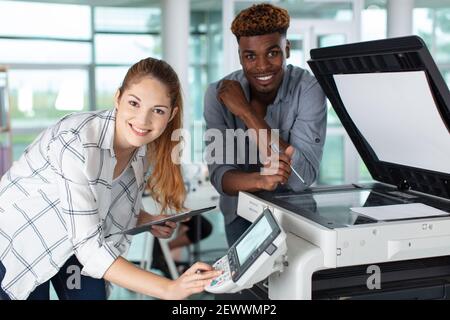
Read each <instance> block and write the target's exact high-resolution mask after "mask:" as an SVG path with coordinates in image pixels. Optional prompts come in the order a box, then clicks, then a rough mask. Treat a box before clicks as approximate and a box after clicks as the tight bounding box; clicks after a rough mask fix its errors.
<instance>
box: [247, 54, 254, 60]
mask: <svg viewBox="0 0 450 320" xmlns="http://www.w3.org/2000/svg"><path fill="white" fill-rule="evenodd" d="M245 58H246V59H247V60H253V59H255V55H254V54H247V55H246V56H245Z"/></svg>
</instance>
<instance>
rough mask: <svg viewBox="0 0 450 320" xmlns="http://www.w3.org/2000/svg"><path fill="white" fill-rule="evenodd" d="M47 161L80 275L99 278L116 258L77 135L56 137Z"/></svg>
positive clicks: (50, 146) (116, 252) (50, 145)
mask: <svg viewBox="0 0 450 320" xmlns="http://www.w3.org/2000/svg"><path fill="white" fill-rule="evenodd" d="M48 161H49V163H50V165H51V166H52V169H53V170H54V172H55V174H56V181H57V187H58V190H59V197H60V208H61V211H62V213H63V217H64V220H65V222H66V227H67V233H68V237H69V240H70V241H71V242H72V244H73V248H74V252H75V255H76V257H77V258H78V260H79V261H80V263H81V264H82V265H83V269H82V274H84V275H88V276H91V277H93V278H98V279H99V278H102V277H103V275H104V274H105V272H106V270H107V269H108V268H109V267H110V266H111V264H112V263H113V262H114V261H115V260H116V259H117V257H118V256H119V255H120V251H119V250H118V249H117V248H115V247H114V244H113V242H106V241H105V239H104V234H103V227H102V221H101V218H100V215H99V209H98V205H97V200H96V198H95V196H94V193H93V191H92V190H91V187H90V184H89V180H88V178H87V176H86V170H85V163H86V158H85V154H84V152H83V146H82V144H81V142H80V140H79V139H78V137H77V135H75V134H73V133H71V132H65V133H60V134H58V135H57V136H55V138H53V139H52V140H51V142H50V144H49V146H48Z"/></svg>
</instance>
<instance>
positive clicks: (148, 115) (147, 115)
mask: <svg viewBox="0 0 450 320" xmlns="http://www.w3.org/2000/svg"><path fill="white" fill-rule="evenodd" d="M138 118H139V121H140V122H141V123H142V124H150V123H151V122H152V112H151V110H141V112H140V113H139V115H138Z"/></svg>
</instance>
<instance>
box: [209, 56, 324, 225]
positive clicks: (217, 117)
mask: <svg viewBox="0 0 450 320" xmlns="http://www.w3.org/2000/svg"><path fill="white" fill-rule="evenodd" d="M224 79H227V80H236V81H238V82H239V83H240V84H241V86H242V88H243V90H244V93H245V96H246V98H247V100H248V101H250V87H249V84H248V81H247V79H246V78H245V76H244V73H243V71H242V70H239V71H236V72H233V73H231V74H230V75H228V76H226V77H225V78H224ZM219 84H220V81H218V82H215V83H212V84H211V85H210V86H209V87H208V89H207V91H206V94H205V101H204V104H205V105H204V117H205V120H206V128H207V129H218V130H220V131H221V132H222V135H223V137H226V132H225V130H226V129H235V130H236V129H242V130H247V127H246V126H245V124H244V122H243V121H242V120H241V119H239V118H237V117H235V116H234V115H233V114H232V113H231V112H230V111H229V110H228V109H227V107H226V106H225V105H223V104H222V103H221V102H219V101H218V99H217V90H218V87H219ZM326 115H327V109H326V100H325V95H324V93H323V91H322V89H321V87H320V85H319V84H318V82H317V80H316V79H315V78H314V76H312V75H311V74H310V73H309V72H308V71H306V70H304V69H301V68H299V67H294V66H292V65H288V66H287V67H286V69H285V72H284V77H283V81H282V83H281V86H280V88H279V89H278V93H277V96H276V98H275V100H274V102H273V103H272V104H270V105H269V106H268V107H267V113H266V116H265V117H264V120H265V121H266V122H267V124H268V125H269V127H270V128H272V129H279V134H280V138H281V139H283V140H284V141H286V142H288V143H289V144H290V145H292V146H293V147H294V148H295V152H294V155H293V159H292V160H293V163H292V166H293V167H294V168H295V169H296V171H297V172H298V173H299V174H300V175H301V176H302V177H303V179H304V180H305V183H302V182H301V181H300V180H299V179H298V178H297V177H296V176H295V175H294V174H291V176H290V178H289V180H288V183H287V185H288V187H289V188H291V189H292V190H295V191H300V190H303V189H305V188H307V187H308V186H309V185H311V184H312V183H313V182H314V181H315V180H316V178H317V176H318V171H319V164H320V161H321V158H322V151H323V146H324V143H325V135H326ZM233 143H235V139H225V143H224V144H223V154H219V153H220V152H221V151H218V150H215V154H214V158H215V159H217V158H222V157H223V159H227V158H230V157H227V156H226V150H227V145H228V148H229V147H230V144H233ZM241 147H242V146H237V152H236V153H235V155H234V156H233V161H232V162H229V161H228V162H225V163H217V162H216V163H211V158H208V157H207V161H208V169H209V173H210V179H211V183H212V184H213V185H214V187H215V188H216V190H217V191H218V192H219V193H220V209H221V211H222V213H223V214H224V217H225V223H226V224H229V223H231V222H232V221H233V220H234V219H235V217H236V215H237V214H236V209H237V200H238V197H237V196H230V195H227V194H226V193H224V191H223V189H222V178H223V175H224V174H225V173H226V172H227V171H230V170H240V171H245V172H255V171H259V170H260V167H261V164H257V165H254V164H250V162H249V161H248V160H249V159H250V158H249V144H248V143H247V144H246V145H245V148H244V150H245V153H246V154H245V155H242V154H239V150H240V148H241ZM228 150H230V149H228ZM207 156H208V155H207ZM242 159H245V161H244V163H242V161H241V160H242Z"/></svg>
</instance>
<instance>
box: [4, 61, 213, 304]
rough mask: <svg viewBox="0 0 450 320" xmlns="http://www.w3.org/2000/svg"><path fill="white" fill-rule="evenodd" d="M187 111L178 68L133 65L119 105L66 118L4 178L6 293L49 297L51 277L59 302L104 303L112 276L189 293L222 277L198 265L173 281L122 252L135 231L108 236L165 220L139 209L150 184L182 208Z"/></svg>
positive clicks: (123, 282)
mask: <svg viewBox="0 0 450 320" xmlns="http://www.w3.org/2000/svg"><path fill="white" fill-rule="evenodd" d="M182 108H183V106H182V98H181V89H180V83H179V80H178V77H177V75H176V74H175V72H174V71H173V69H172V68H171V67H170V66H169V65H168V64H167V63H165V62H164V61H161V60H156V59H152V58H147V59H144V60H141V61H139V62H138V63H136V64H135V65H133V66H132V67H131V68H130V69H129V70H128V72H127V74H126V76H125V79H124V80H123V83H122V85H121V87H120V88H119V89H118V91H117V93H116V96H115V108H114V109H112V110H107V111H100V112H85V113H78V114H71V115H68V116H66V117H64V118H63V119H61V120H60V121H59V122H58V123H57V124H56V125H54V126H53V127H50V128H48V129H47V130H45V131H44V132H43V133H42V134H41V135H40V136H39V137H38V138H37V139H36V140H35V141H34V142H33V143H32V144H31V145H30V146H29V147H28V148H27V149H26V150H25V152H24V154H23V155H22V157H21V158H20V159H19V160H18V161H17V162H15V163H14V165H13V166H12V167H11V169H10V170H9V171H8V172H7V173H6V174H5V175H4V176H3V178H2V180H1V182H0V282H1V286H0V297H2V298H3V299H27V298H28V299H49V283H50V282H52V284H53V286H54V288H55V290H56V292H57V294H58V296H59V298H60V299H106V289H105V287H106V285H105V280H106V281H109V282H112V283H115V284H117V285H119V286H122V287H125V288H127V289H130V290H133V291H136V292H139V293H142V294H146V295H149V296H154V297H158V298H162V299H183V298H185V297H187V296H189V295H190V294H193V293H197V292H201V291H202V290H203V289H204V287H205V286H206V285H208V284H209V282H210V281H211V280H212V279H213V278H215V277H217V276H218V275H219V274H220V272H218V271H215V270H213V269H212V267H211V266H209V265H207V264H204V263H201V262H198V263H196V264H194V265H193V266H192V267H191V268H190V269H189V270H187V271H186V272H185V273H184V274H183V275H181V276H180V277H179V278H178V279H176V280H169V279H167V278H163V277H160V276H158V275H155V274H153V273H150V272H147V271H144V270H142V269H139V268H137V267H136V266H134V265H133V264H132V263H130V262H128V261H127V260H126V259H124V258H123V257H122V256H121V255H123V254H124V253H125V252H126V250H127V249H128V247H129V244H130V241H131V239H130V238H129V237H128V236H126V235H117V236H111V237H109V238H107V240H105V236H107V235H108V234H111V233H114V232H117V231H121V230H124V229H128V228H130V227H132V226H134V225H136V224H139V223H141V222H147V221H149V220H152V219H159V218H161V216H150V215H149V214H147V212H145V211H144V210H142V209H141V196H142V192H143V190H144V187H145V186H146V184H147V183H148V186H149V189H150V191H151V193H152V195H153V197H154V198H155V200H156V201H158V202H159V203H160V205H161V208H162V211H163V212H164V211H165V210H166V209H174V210H181V209H182V208H183V201H184V198H185V191H184V186H183V181H182V177H181V172H180V167H179V166H178V165H176V164H175V163H174V162H173V161H172V159H171V153H172V152H171V151H172V148H173V147H174V146H175V144H176V142H175V141H171V139H170V138H171V134H172V132H173V131H174V130H176V129H179V128H180V127H181V122H182V120H181V115H182V113H183V112H182V111H183V110H182ZM177 163H179V162H177ZM149 166H150V170H148V171H149V172H151V175H150V176H149V177H148V179H147V176H146V175H145V173H146V172H147V168H148V167H149ZM147 180H148V181H147ZM175 227H176V224H175V223H173V222H167V223H166V226H159V227H158V226H153V227H152V229H151V230H150V231H151V232H152V234H153V235H155V236H157V237H164V238H167V237H169V236H170V235H171V234H172V233H173V230H174V228H175ZM77 271H81V275H79V272H78V273H77ZM197 271H203V272H197ZM77 274H78V275H79V279H77V278H76V275H77Z"/></svg>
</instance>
